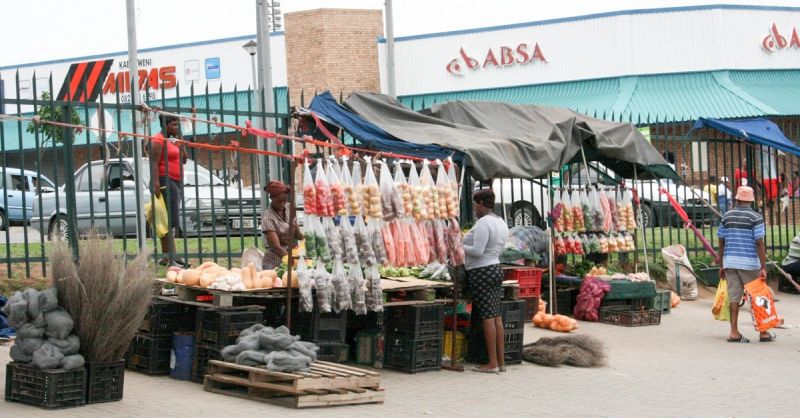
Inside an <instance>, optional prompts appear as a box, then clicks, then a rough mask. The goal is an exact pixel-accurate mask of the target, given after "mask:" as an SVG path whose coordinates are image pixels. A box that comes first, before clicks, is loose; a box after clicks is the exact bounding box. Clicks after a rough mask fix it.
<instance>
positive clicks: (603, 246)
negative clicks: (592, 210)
mask: <svg viewBox="0 0 800 418" xmlns="http://www.w3.org/2000/svg"><path fill="white" fill-rule="evenodd" d="M597 241H598V242H599V243H600V252H601V253H602V254H608V253H610V252H611V248H610V246H609V245H608V237H606V236H605V235H603V234H599V237H597Z"/></svg>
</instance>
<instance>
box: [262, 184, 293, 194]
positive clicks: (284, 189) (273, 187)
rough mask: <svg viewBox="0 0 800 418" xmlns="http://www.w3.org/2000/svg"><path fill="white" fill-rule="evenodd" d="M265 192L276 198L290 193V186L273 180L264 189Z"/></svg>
mask: <svg viewBox="0 0 800 418" xmlns="http://www.w3.org/2000/svg"><path fill="white" fill-rule="evenodd" d="M264 190H265V191H266V192H267V193H269V197H275V196H279V195H283V194H287V193H289V186H287V185H286V184H284V183H283V182H282V181H278V180H272V181H270V182H269V184H267V186H266V187H264Z"/></svg>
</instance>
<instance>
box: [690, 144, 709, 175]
mask: <svg viewBox="0 0 800 418" xmlns="http://www.w3.org/2000/svg"><path fill="white" fill-rule="evenodd" d="M692 171H708V142H705V141H703V142H692Z"/></svg>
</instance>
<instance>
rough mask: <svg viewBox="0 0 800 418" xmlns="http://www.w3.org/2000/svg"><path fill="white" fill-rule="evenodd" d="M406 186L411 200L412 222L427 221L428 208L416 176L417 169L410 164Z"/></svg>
mask: <svg viewBox="0 0 800 418" xmlns="http://www.w3.org/2000/svg"><path fill="white" fill-rule="evenodd" d="M408 185H409V186H410V188H411V189H410V190H411V200H412V203H413V205H414V206H413V208H412V209H411V214H412V215H413V216H414V220H415V221H417V222H419V221H424V220H426V219H428V208H427V206H425V199H424V196H423V194H422V184H421V183H420V179H419V175H418V174H417V167H416V165H414V164H411V168H410V169H409V171H408Z"/></svg>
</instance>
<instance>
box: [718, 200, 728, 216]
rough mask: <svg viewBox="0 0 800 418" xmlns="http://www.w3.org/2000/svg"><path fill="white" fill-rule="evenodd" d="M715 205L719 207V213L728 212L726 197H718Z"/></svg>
mask: <svg viewBox="0 0 800 418" xmlns="http://www.w3.org/2000/svg"><path fill="white" fill-rule="evenodd" d="M717 203H718V206H719V213H721V214H723V215H724V214H725V212H727V211H728V197H727V196H719V198H718V199H717Z"/></svg>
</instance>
